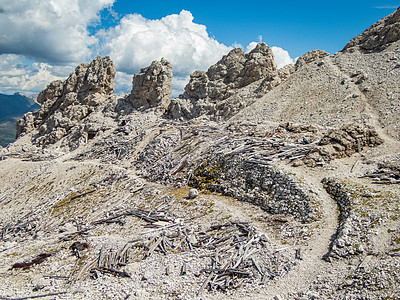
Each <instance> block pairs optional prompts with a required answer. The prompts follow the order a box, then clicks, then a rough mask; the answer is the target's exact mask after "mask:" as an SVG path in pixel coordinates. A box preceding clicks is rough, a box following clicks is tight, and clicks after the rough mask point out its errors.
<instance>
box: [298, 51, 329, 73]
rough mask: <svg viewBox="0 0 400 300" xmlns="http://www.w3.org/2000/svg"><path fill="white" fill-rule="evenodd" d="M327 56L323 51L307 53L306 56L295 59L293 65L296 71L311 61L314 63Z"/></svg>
mask: <svg viewBox="0 0 400 300" xmlns="http://www.w3.org/2000/svg"><path fill="white" fill-rule="evenodd" d="M328 55H329V53H328V52H326V51H324V50H312V51H308V52H307V53H306V54H304V55H303V56H301V57H299V58H298V59H297V61H296V64H295V67H296V70H297V69H299V68H301V67H302V66H304V65H306V64H309V63H311V62H313V61H316V60H317V59H320V58H323V57H325V56H328Z"/></svg>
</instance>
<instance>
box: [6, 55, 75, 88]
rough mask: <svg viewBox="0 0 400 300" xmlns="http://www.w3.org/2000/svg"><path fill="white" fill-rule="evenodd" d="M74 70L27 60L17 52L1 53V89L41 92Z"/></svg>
mask: <svg viewBox="0 0 400 300" xmlns="http://www.w3.org/2000/svg"><path fill="white" fill-rule="evenodd" d="M72 70H73V68H72V67H68V66H59V67H57V66H52V65H49V64H47V63H39V62H33V61H26V60H25V59H24V58H23V57H22V56H20V55H15V54H3V55H0V91H1V93H7V94H13V93H16V92H22V93H24V94H26V95H30V94H33V93H38V92H40V91H41V90H42V89H43V88H44V87H46V86H47V85H48V84H49V83H50V82H52V81H54V80H64V79H65V77H66V76H68V74H69V73H70V72H71V71H72Z"/></svg>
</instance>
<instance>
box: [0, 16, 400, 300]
mask: <svg viewBox="0 0 400 300" xmlns="http://www.w3.org/2000/svg"><path fill="white" fill-rule="evenodd" d="M399 14H400V9H399V10H397V11H396V12H394V13H393V14H391V15H389V16H388V17H386V18H385V19H383V20H381V21H378V22H377V23H376V24H375V25H373V26H371V27H370V28H368V29H367V30H366V31H365V32H364V33H362V34H361V35H360V36H358V37H356V38H354V39H352V40H351V41H350V42H349V44H348V45H347V46H346V47H345V48H344V49H343V50H342V51H340V52H338V53H336V54H334V55H329V54H327V53H326V52H325V51H322V50H314V51H310V52H308V53H306V54H305V55H304V56H302V57H300V58H299V59H298V60H297V62H296V65H289V66H286V67H285V68H282V69H277V68H276V64H275V62H274V59H273V54H272V51H271V49H270V48H269V47H268V46H267V45H266V44H264V43H259V44H258V45H257V47H256V48H255V49H253V50H252V51H251V52H250V53H248V54H245V53H243V51H242V50H241V49H234V50H232V51H231V52H230V53H229V54H227V55H226V56H224V57H223V58H222V59H221V60H220V61H219V62H217V63H216V64H215V65H213V66H211V67H210V68H209V69H208V70H207V71H206V72H203V71H196V72H194V73H193V74H192V75H191V79H190V82H189V83H188V84H187V86H186V88H185V92H184V93H183V94H182V95H181V96H180V97H178V98H175V99H172V100H171V99H170V98H171V96H170V95H171V90H172V89H171V85H172V67H173V66H171V64H170V63H169V62H168V61H167V60H165V59H161V61H154V62H153V63H152V64H151V65H150V66H149V67H146V68H143V69H142V70H141V71H140V73H139V74H137V75H134V77H133V80H132V91H131V93H130V94H128V95H124V96H116V95H114V94H113V91H114V76H115V67H114V65H113V63H112V61H111V60H110V58H109V57H97V58H95V59H94V60H93V61H92V62H91V63H88V64H82V65H80V66H78V67H77V69H76V70H75V71H74V72H73V73H71V75H70V76H69V77H68V78H67V79H66V80H65V81H64V82H61V81H56V82H53V83H51V84H49V86H48V87H47V88H46V89H45V90H43V91H42V92H41V93H40V94H39V96H38V102H39V103H41V104H42V107H41V109H40V110H39V111H38V112H36V113H28V114H26V115H25V116H24V117H23V118H22V119H21V120H20V121H19V122H18V127H17V132H18V139H17V141H16V142H15V143H13V144H11V145H9V146H8V147H7V148H5V149H2V150H1V152H0V165H1V171H0V179H1V180H0V182H1V184H0V205H1V208H2V210H1V211H2V214H1V218H0V220H1V221H0V228H1V232H2V236H1V243H0V251H1V252H0V255H1V257H2V260H1V264H0V270H1V271H0V272H1V274H2V277H1V279H0V280H1V285H0V286H1V288H0V296H1V297H3V298H7V299H8V298H15V297H22V296H25V295H31V296H40V295H52V296H54V297H56V298H57V299H88V298H89V299H99V298H106V297H112V298H115V299H136V298H139V299H146V298H156V299H165V298H176V299H182V298H191V299H204V298H213V299H225V298H244V299H265V298H267V299H326V298H334V299H348V298H350V299H360V298H362V299H396V298H398V297H399V295H400V290H399V289H398V287H399V286H400V282H399V275H400V274H399V271H398V270H399V266H400V260H399V257H400V256H399V249H400V239H399V237H400V231H399V225H400V223H399V221H400V220H399V217H398V216H399V215H400V189H399V183H400V173H399V167H398V162H399V159H400V152H399V149H400V131H399V130H400V129H399V127H398V125H397V124H399V121H400V114H399V111H400V110H399V105H400V101H399V99H400V90H399V86H398V79H399V78H400V68H398V64H399V60H400V40H399V37H400V35H399V32H400V31H399V28H400V27H399V24H400V20H399V17H398V16H399ZM149 227H150V228H149ZM82 290H84V291H85V293H82Z"/></svg>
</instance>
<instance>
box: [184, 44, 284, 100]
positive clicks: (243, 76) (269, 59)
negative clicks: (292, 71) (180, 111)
mask: <svg viewBox="0 0 400 300" xmlns="http://www.w3.org/2000/svg"><path fill="white" fill-rule="evenodd" d="M275 70H276V63H275V61H274V55H273V53H272V50H271V48H269V47H268V46H267V45H266V44H265V43H259V44H258V45H257V46H256V48H254V49H253V50H252V51H251V52H250V53H248V54H245V53H244V52H243V50H242V49H240V48H237V49H234V50H232V51H230V52H229V54H227V55H225V56H224V57H222V59H221V60H220V61H219V62H217V63H216V64H215V65H213V66H211V67H210V68H209V69H208V71H207V72H203V71H196V72H194V73H193V74H192V75H191V76H190V81H189V83H188V84H187V85H186V87H185V92H184V94H183V98H189V99H196V100H198V99H204V98H209V99H213V100H224V99H226V98H228V97H230V96H232V94H233V93H234V91H235V90H237V89H238V88H242V87H244V86H246V85H248V84H250V83H252V82H254V81H257V80H260V79H262V78H264V77H265V76H266V75H267V74H269V73H271V72H273V71H275Z"/></svg>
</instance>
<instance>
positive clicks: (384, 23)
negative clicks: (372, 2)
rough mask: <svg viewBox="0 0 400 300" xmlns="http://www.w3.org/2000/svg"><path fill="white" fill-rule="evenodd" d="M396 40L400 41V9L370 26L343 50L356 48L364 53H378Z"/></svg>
mask: <svg viewBox="0 0 400 300" xmlns="http://www.w3.org/2000/svg"><path fill="white" fill-rule="evenodd" d="M398 40H400V7H399V8H398V9H397V11H395V12H394V13H392V14H391V15H389V16H387V17H385V18H383V19H382V20H380V21H378V22H376V23H375V24H374V25H372V26H370V27H369V28H368V29H367V30H365V31H364V32H363V33H362V34H360V35H358V36H356V37H354V38H353V39H352V40H351V41H350V42H349V43H348V44H347V45H346V47H345V48H344V49H343V50H345V51H346V50H350V49H353V50H354V49H357V48H358V49H361V50H366V51H374V50H375V51H380V50H383V49H385V48H386V47H387V46H388V45H389V44H390V43H393V42H396V41H398Z"/></svg>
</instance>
